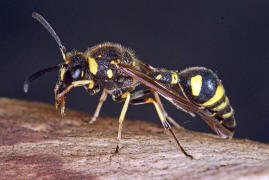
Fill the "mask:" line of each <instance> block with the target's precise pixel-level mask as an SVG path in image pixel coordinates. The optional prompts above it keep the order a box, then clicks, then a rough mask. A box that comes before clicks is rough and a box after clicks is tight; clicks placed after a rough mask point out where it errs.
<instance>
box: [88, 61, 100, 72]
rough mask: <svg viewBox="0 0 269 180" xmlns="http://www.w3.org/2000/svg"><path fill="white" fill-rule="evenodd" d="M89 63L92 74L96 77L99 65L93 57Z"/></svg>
mask: <svg viewBox="0 0 269 180" xmlns="http://www.w3.org/2000/svg"><path fill="white" fill-rule="evenodd" d="M88 61H89V69H90V72H91V73H92V74H94V75H96V73H97V71H98V64H97V62H96V60H95V59H94V58H92V57H88Z"/></svg>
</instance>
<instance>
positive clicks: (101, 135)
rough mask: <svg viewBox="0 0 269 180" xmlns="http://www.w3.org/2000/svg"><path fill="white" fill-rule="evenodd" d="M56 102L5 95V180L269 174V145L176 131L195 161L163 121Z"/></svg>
mask: <svg viewBox="0 0 269 180" xmlns="http://www.w3.org/2000/svg"><path fill="white" fill-rule="evenodd" d="M89 119H90V116H89V115H87V114H83V113H80V112H75V111H70V110H67V115H66V116H65V117H64V118H63V119H62V118H61V117H60V115H59V113H58V112H56V111H55V108H54V106H52V105H46V104H42V103H36V102H26V101H18V100H13V99H7V98H0V179H183V180H184V179H212V180H213V179H214V180H215V179H225V180H228V179H242V180H243V179H244V180H247V179H255V180H256V179H269V145H267V144H262V143H259V142H254V141H250V140H247V139H241V140H239V139H233V140H223V139H220V138H219V137H217V136H215V135H213V134H206V133H199V132H193V131H187V130H183V129H182V130H176V134H177V136H178V137H179V140H180V141H181V143H182V145H183V146H184V148H185V149H186V151H188V153H190V154H192V155H193V156H194V158H195V159H194V160H190V159H188V158H186V157H185V156H184V155H183V154H182V153H181V152H180V151H179V150H178V149H177V146H176V145H175V142H174V140H173V139H172V137H171V136H170V135H169V134H166V133H164V130H163V128H162V127H160V126H157V125H154V124H151V123H147V122H145V121H132V122H131V121H128V120H126V121H125V122H124V127H123V136H122V148H121V149H120V153H119V154H115V153H114V151H115V147H116V144H115V143H116V136H117V129H118V121H117V119H115V118H99V119H98V120H97V122H95V123H94V124H93V125H89V124H87V123H86V121H88V120H89Z"/></svg>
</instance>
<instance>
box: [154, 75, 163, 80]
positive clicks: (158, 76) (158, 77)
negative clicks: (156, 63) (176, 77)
mask: <svg viewBox="0 0 269 180" xmlns="http://www.w3.org/2000/svg"><path fill="white" fill-rule="evenodd" d="M162 77H163V76H162V75H161V74H158V75H157V76H156V78H155V79H157V80H160V79H161V78H162Z"/></svg>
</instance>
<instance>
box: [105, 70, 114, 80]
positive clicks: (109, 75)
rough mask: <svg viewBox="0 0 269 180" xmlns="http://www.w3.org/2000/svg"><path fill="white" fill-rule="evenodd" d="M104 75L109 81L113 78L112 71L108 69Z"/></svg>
mask: <svg viewBox="0 0 269 180" xmlns="http://www.w3.org/2000/svg"><path fill="white" fill-rule="evenodd" d="M106 75H107V77H108V78H109V79H111V78H112V77H113V71H112V70H111V69H108V70H107V71H106Z"/></svg>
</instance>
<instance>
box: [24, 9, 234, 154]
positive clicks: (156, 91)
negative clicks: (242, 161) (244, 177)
mask: <svg viewBox="0 0 269 180" xmlns="http://www.w3.org/2000/svg"><path fill="white" fill-rule="evenodd" d="M32 17H33V18H34V19H36V20H37V21H39V22H40V23H41V24H42V25H43V26H44V27H45V28H46V29H47V31H48V32H49V33H50V34H51V35H52V37H53V38H54V39H55V41H56V42H57V44H58V46H59V48H60V51H61V55H62V58H63V62H62V63H60V64H58V65H55V66H52V67H49V68H46V69H43V70H40V71H38V72H36V73H33V74H32V75H30V76H29V77H28V78H27V79H26V80H25V82H24V91H25V93H27V92H28V89H29V84H30V83H31V82H33V81H34V80H36V79H38V78H39V77H40V76H42V75H44V74H45V73H48V72H51V71H55V70H58V71H59V73H58V81H57V82H56V85H55V88H54V94H55V106H56V109H58V108H60V112H61V115H64V111H65V102H66V94H67V93H68V92H69V91H70V90H71V89H72V88H75V87H79V86H82V87H84V88H85V90H86V91H87V93H88V94H90V95H94V94H97V93H98V92H99V91H100V90H102V94H101V96H100V100H99V103H98V105H97V108H96V111H95V113H94V115H93V117H92V119H91V121H90V123H93V122H95V121H96V119H97V118H98V116H99V113H100V110H101V107H102V105H103V102H104V101H105V100H106V98H107V96H108V95H111V96H112V99H113V100H114V101H116V102H124V104H123V108H122V110H121V113H120V117H119V127H118V136H117V141H116V144H117V145H116V153H117V152H119V149H120V141H121V132H122V127H123V121H124V119H125V114H126V112H127V109H128V106H129V104H133V105H140V104H146V103H151V104H153V105H154V107H155V109H156V111H157V114H158V116H159V118H160V120H161V122H162V125H163V127H164V128H165V129H166V130H168V131H169V132H170V133H171V134H172V136H173V138H174V139H175V141H176V143H177V145H178V147H179V148H180V150H181V151H182V152H183V154H184V155H185V156H187V157H189V158H191V159H192V158H193V156H192V155H190V154H188V153H187V152H186V151H185V150H184V148H183V147H182V146H181V144H180V142H179V141H178V138H177V137H176V135H175V133H174V132H173V130H172V129H171V125H170V123H172V124H173V125H174V126H176V127H180V126H179V125H178V124H177V123H176V122H175V121H174V120H173V118H171V117H170V116H168V114H167V113H166V111H165V109H164V107H163V105H162V103H161V100H160V97H159V95H161V96H162V97H164V98H165V99H167V100H168V101H169V102H170V103H172V104H173V105H175V107H176V108H178V109H180V110H182V111H184V112H187V113H189V114H190V115H192V116H195V115H196V114H197V115H199V116H200V117H201V118H202V119H203V120H204V121H205V122H206V123H207V124H208V125H209V126H210V127H211V128H212V129H213V130H214V131H215V132H216V133H217V134H218V135H220V136H221V137H222V138H231V137H232V136H233V133H234V128H235V118H234V111H233V108H232V107H231V105H230V102H229V99H228V97H227V96H226V93H225V90H224V87H223V85H222V83H221V81H220V79H219V78H218V77H217V75H216V74H215V73H214V72H213V71H211V70H209V69H207V68H204V67H192V68H187V69H185V70H183V71H171V70H166V69H161V68H154V67H152V66H150V65H149V64H147V63H145V62H143V61H141V60H139V59H138V58H137V57H136V55H135V53H134V52H133V51H132V50H131V49H129V48H126V47H124V46H122V45H120V44H115V43H109V42H107V43H101V44H98V45H95V46H93V47H90V48H89V49H87V50H86V51H85V52H80V51H77V50H72V51H70V52H67V50H66V48H65V46H64V45H63V44H62V42H61V40H60V38H59V36H58V35H57V34H56V32H55V31H54V30H53V28H52V27H51V26H50V25H49V23H48V22H47V21H46V20H45V19H44V18H43V17H42V16H41V15H40V14H38V13H36V12H34V13H33V14H32ZM139 85H144V86H143V87H146V88H144V89H142V90H136V87H137V86H139ZM150 94H151V95H153V97H147V95H150ZM169 122H170V123H169Z"/></svg>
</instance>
